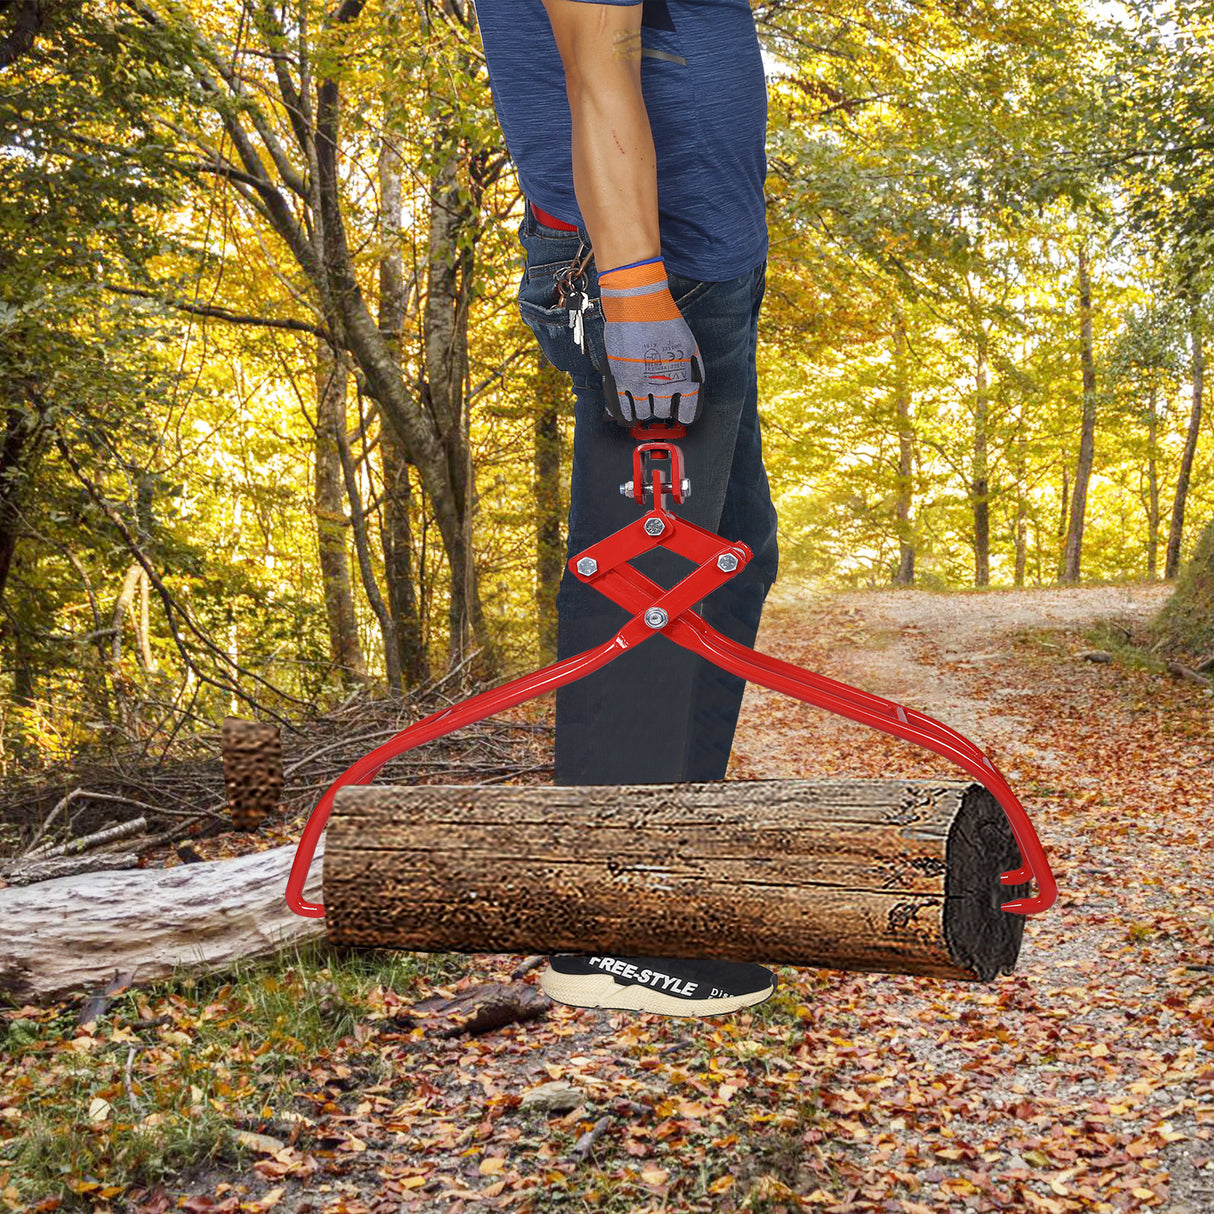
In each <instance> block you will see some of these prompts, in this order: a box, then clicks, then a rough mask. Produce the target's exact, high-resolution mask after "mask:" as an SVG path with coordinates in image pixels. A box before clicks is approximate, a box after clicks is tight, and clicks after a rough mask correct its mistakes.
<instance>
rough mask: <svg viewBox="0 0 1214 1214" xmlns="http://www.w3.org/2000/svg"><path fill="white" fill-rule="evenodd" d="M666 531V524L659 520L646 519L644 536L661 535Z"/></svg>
mask: <svg viewBox="0 0 1214 1214" xmlns="http://www.w3.org/2000/svg"><path fill="white" fill-rule="evenodd" d="M665 530H666V524H665V523H664V522H662V520H661V519H660V518H647V519H646V520H645V534H646V535H661V534H662V532H663V531H665Z"/></svg>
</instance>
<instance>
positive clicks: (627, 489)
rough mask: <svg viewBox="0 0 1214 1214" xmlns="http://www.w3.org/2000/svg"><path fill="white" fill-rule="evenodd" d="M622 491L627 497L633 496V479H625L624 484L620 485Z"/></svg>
mask: <svg viewBox="0 0 1214 1214" xmlns="http://www.w3.org/2000/svg"><path fill="white" fill-rule="evenodd" d="M620 492H621V493H622V494H623V495H624V496H625V497H631V496H632V481H625V482H624V483H623V484H622V485H621V486H620Z"/></svg>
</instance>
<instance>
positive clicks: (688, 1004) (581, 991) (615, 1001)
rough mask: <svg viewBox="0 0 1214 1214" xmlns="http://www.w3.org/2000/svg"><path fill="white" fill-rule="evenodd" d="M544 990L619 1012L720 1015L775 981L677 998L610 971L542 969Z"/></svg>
mask: <svg viewBox="0 0 1214 1214" xmlns="http://www.w3.org/2000/svg"><path fill="white" fill-rule="evenodd" d="M540 986H541V987H542V988H543V990H544V993H545V994H546V995H547V996H548V997H549V998H550V999H553V1000H555V1001H556V1002H557V1003H564V1004H566V1005H567V1006H569V1007H601V1008H611V1009H612V1010H618V1011H623V1012H657V1013H658V1014H659V1015H662V1016H720V1015H722V1014H723V1013H725V1012H736V1011H737V1010H738V1009H739V1008H743V1007H751V1006H753V1005H754V1004H756V1003H762V1002H763V1001H764V1000H765V999H768V998H770V996H771V995H772V994H773V993H774V991H775V989H776V988H775V984H774V983H773V984H772V985H771V986H769V987H767V988H766V989H765V990H761V991H751V992H749V993H748V994H745V995H727V996H725V997H724V998H722V999H696V1000H694V1001H693V1000H689V999H681V998H679V997H678V996H676V995H667V994H665V993H664V992H662V991H655V990H654V989H653V988H652V987H648V986H642V985H641V984H640V983H639V982H634V983H631V984H630V985H628V986H621V985H620V984H619V983H618V982H616V980H615V979H614V978H612V977H611V975H610V974H587V975H570V974H561V973H557V972H556V971H555V970H551V969H549V970H546V971H545V972H544V973H542V974H541V975H540Z"/></svg>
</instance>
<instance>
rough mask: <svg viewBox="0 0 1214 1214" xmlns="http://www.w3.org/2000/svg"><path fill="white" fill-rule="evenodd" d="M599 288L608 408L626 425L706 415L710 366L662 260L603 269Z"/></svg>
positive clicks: (690, 419)
mask: <svg viewBox="0 0 1214 1214" xmlns="http://www.w3.org/2000/svg"><path fill="white" fill-rule="evenodd" d="M599 288H600V292H601V296H602V301H603V340H604V344H605V345H606V347H607V362H608V364H609V375H606V376H604V395H605V396H606V398H607V410H608V412H609V413H610V414H611V416H612V417H613V418H615V420H616V421H617V422H619V423H620V425H622V426H629V427H631V426H633V425H635V424H636V423H637V422H647V421H652V420H653V419H654V418H657V419H658V420H661V421H677V422H682V423H683V424H684V425H690V424H691V423H692V422H693V421H695V420H696V418H697V417H699V415H700V385H701V384H702V383H703V382H704V364H703V361H702V360H701V358H700V347H699V345H698V344H697V342H696V339H695V335H694V334H693V333H692V331H691V329H690V328H689V327H688V325H687V322H686V321H685V320H684V319H683V314H682V313H681V312H680V311H679V308H678V305H677V304H676V303H675V302H674V299H673V297H672V296H671V294H670V285H669V283H668V282H667V280H666V266H665V264H664V263H663V261H662V258H661V257H654V258H651V259H650V260H649V261H642V262H637V263H635V264H634V265H629V266H618V267H616V268H615V269H614V270H608V271H606V272H605V273H600V274H599ZM613 380H614V390H613V385H612V381H613Z"/></svg>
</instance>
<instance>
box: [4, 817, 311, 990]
mask: <svg viewBox="0 0 1214 1214" xmlns="http://www.w3.org/2000/svg"><path fill="white" fill-rule="evenodd" d="M324 845H325V840H324V837H323V836H322V837H321V839H320V843H319V844H318V846H317V849H316V857H315V860H314V862H313V864H312V868H311V871H310V872H309V874H308V881H307V883H306V884H305V887H304V897H305V898H307V899H308V900H309V901H320V895H321V875H320V874H321V868H320V863H319V861H320V857H321V855H322V853H323V849H324ZM294 859H295V847H294V845H291V846H288V847H276V848H272V849H271V850H269V851H263V852H256V853H255V854H253V855H249V856H240V857H239V858H237V859H235V860H212V861H209V862H207V863H205V864H179V865H177V866H176V867H175V868H158V869H139V868H137V869H132V870H130V871H120V872H102V873H83V874H78V875H75V876H70V877H60V878H58V879H56V880H53V881H41V882H39V883H38V884H37V885H29V886H13V887H10V888H8V889H0V923H3V924H4V931H3V934H0V996H3V997H5V998H8V999H11V1000H13V1001H14V1002H16V1003H17V1004H19V1005H20V1004H23V1003H31V1004H43V1003H46V1002H48V1001H54V1000H58V999H62V998H63V997H64V996H66V995H69V994H72V993H74V992H76V991H79V990H86V989H91V988H97V987H104V986H105V985H106V984H107V983H109V982H110V981H111V980H112V979H113V978H114V975H115V973H116V972H117V973H121V974H127V975H131V978H132V981H131V984H132V985H135V986H141V985H145V984H146V983H149V982H156V981H159V980H160V979H163V978H168V977H170V976H171V975H172V973H173V966H174V964H175V963H179V964H180V965H181V966H182V968H183V971H184V972H188V973H195V974H202V973H208V972H212V971H215V972H218V971H222V970H224V969H228V968H230V967H231V965H232V962H233V961H235V960H237V959H238V958H241V957H244V958H248V959H250V960H253V959H259V958H263V957H272V956H274V955H275V954H276V953H277V952H278V951H279V949H281V948H283V947H286V946H288V945H291V944H294V943H304V942H305V941H308V940H312V939H316V938H317V937H323V936H324V931H325V925H324V920H323V919H305V918H302V917H301V916H299V915H297V914H295V912H294V911H292V910H291V908H290V907H289V906H288V905H287V898H286V892H287V877H288V875H289V874H290V871H291V864H292V863H293V862H294ZM309 891H311V892H309Z"/></svg>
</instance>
